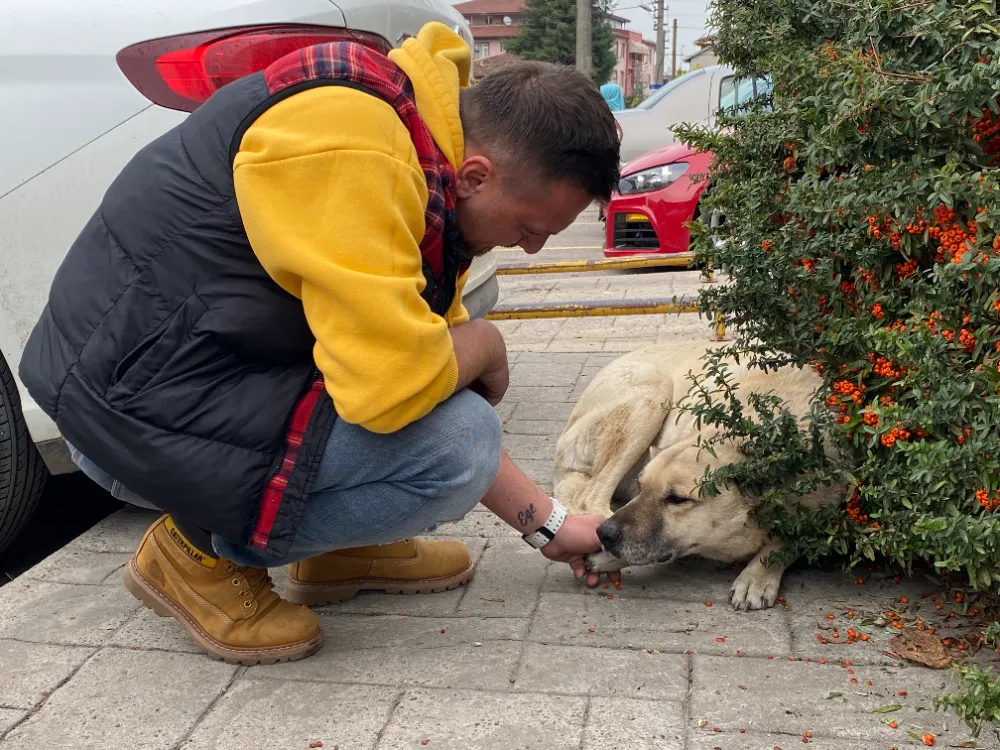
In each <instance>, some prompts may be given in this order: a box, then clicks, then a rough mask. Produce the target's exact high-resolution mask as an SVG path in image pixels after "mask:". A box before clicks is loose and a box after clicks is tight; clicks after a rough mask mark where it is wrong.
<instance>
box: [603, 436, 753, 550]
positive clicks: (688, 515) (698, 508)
mask: <svg viewBox="0 0 1000 750" xmlns="http://www.w3.org/2000/svg"><path fill="white" fill-rule="evenodd" d="M701 434H702V438H705V437H707V435H706V431H705V430H704V429H703V430H702V433H701ZM650 453H651V459H650V461H649V463H648V464H647V465H646V467H645V469H643V471H642V473H641V474H640V475H639V491H638V494H637V495H636V497H635V498H634V499H632V500H631V501H630V502H628V503H627V504H626V505H625V506H624V507H622V508H621V509H619V510H618V511H616V512H615V513H614V515H612V516H611V517H610V518H609V519H608V520H607V521H605V522H604V523H603V524H601V526H600V527H599V528H598V530H597V535H598V537H599V538H600V540H601V544H602V545H604V549H605V550H607V552H609V553H610V554H612V555H614V556H615V557H616V558H618V559H619V560H621V561H622V562H624V563H626V564H628V565H648V564H650V563H656V562H672V561H674V560H677V559H679V558H682V557H687V556H688V555H699V556H701V557H706V558H709V559H713V560H724V561H731V560H739V559H745V558H747V557H749V556H750V555H752V554H753V553H754V552H755V551H757V550H758V549H759V548H760V547H761V545H762V544H764V542H765V541H766V540H767V532H766V531H765V530H764V529H761V527H760V526H759V525H758V524H757V523H756V522H755V521H754V520H753V519H752V518H750V511H751V510H752V508H753V507H754V505H755V503H754V498H753V497H752V496H749V495H745V494H743V493H742V492H740V491H739V490H738V489H737V488H735V487H732V486H725V487H719V494H717V495H714V496H708V495H707V494H706V495H704V496H699V492H698V485H699V482H700V480H701V479H702V477H703V476H704V473H705V469H706V468H711V469H712V470H714V469H717V468H720V467H722V466H725V465H726V464H729V463H733V462H736V461H739V460H740V459H741V458H742V456H741V455H740V451H739V448H738V447H737V446H736V445H735V444H730V443H726V444H721V445H717V446H715V453H716V455H715V456H712V455H711V454H710V453H709V452H708V451H706V450H702V449H699V447H698V444H697V435H695V434H690V435H687V436H685V437H684V438H683V439H681V440H679V441H676V442H674V443H673V444H672V445H670V446H669V447H668V448H666V449H663V450H657V449H655V448H651V449H650Z"/></svg>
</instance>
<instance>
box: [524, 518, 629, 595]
mask: <svg viewBox="0 0 1000 750" xmlns="http://www.w3.org/2000/svg"><path fill="white" fill-rule="evenodd" d="M606 520H607V518H605V517H604V516H602V515H590V516H573V515H570V516H567V517H566V520H565V521H563V525H562V528H560V529H559V531H558V533H557V534H556V536H555V539H553V540H552V541H551V542H549V543H548V544H546V545H545V546H544V547H542V554H543V555H545V556H546V557H547V558H549V559H550V560H555V561H556V562H564V563H567V564H568V565H569V566H570V567H571V568H572V569H573V575H574V576H576V577H577V578H578V579H579V578H583V577H584V576H586V579H587V585H588V586H591V587H593V586H596V585H597V584H598V583H600V581H601V574H600V573H588V572H587V567H586V564H585V562H584V561H585V559H586V557H587V555H588V554H590V553H591V552H600V550H601V542H600V540H599V539H598V538H597V527H598V526H600V525H601V524H602V523H604V522H605V521H606ZM621 579H622V574H621V571H615V572H613V573H608V580H609V581H611V582H612V583H618V582H620V581H621Z"/></svg>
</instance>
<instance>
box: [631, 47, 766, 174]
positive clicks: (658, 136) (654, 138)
mask: <svg viewBox="0 0 1000 750" xmlns="http://www.w3.org/2000/svg"><path fill="white" fill-rule="evenodd" d="M770 90H771V84H770V82H769V81H768V80H767V79H764V78H757V79H750V78H743V79H740V78H737V77H736V76H735V74H734V73H733V70H732V68H729V67H727V66H725V65H713V66H711V67H708V68H698V69H697V70H692V71H691V72H690V73H685V74H684V75H682V76H678V77H677V78H675V79H674V80H672V81H670V82H669V83H666V84H664V85H663V86H662V87H661V88H658V89H657V90H656V91H654V92H653V93H652V94H650V96H649V97H647V98H646V99H644V100H643V101H642V102H640V103H639V104H638V105H637V106H636V107H635V108H633V109H623V110H619V111H617V112H614V113H613V114H614V116H615V119H616V120H618V124H619V125H620V126H621V129H622V143H621V160H622V163H623V164H625V163H628V162H630V161H632V160H633V159H636V158H638V157H640V156H642V155H643V154H646V153H649V152H650V151H654V150H656V149H658V148H663V147H664V146H669V145H670V144H672V143H674V142H675V141H676V140H677V136H676V135H675V134H674V132H673V129H672V128H673V127H674V126H675V125H680V124H681V123H687V124H689V125H707V126H708V127H712V126H713V125H714V124H715V116H716V113H717V112H718V111H719V110H727V109H733V108H736V107H738V106H740V105H741V104H745V103H746V102H747V101H749V100H751V99H753V98H755V97H757V96H761V95H763V94H766V93H767V92H768V91H770Z"/></svg>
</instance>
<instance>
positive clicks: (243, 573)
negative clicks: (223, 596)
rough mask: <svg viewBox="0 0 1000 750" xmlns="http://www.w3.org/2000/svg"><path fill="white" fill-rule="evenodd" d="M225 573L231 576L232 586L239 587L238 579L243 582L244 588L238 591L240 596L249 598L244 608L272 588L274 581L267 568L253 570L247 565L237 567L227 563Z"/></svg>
mask: <svg viewBox="0 0 1000 750" xmlns="http://www.w3.org/2000/svg"><path fill="white" fill-rule="evenodd" d="M226 572H227V573H228V574H229V575H231V576H233V584H234V585H239V583H240V579H242V580H243V582H245V587H244V588H243V589H242V590H241V591H240V596H246V597H249V599H248V600H247V601H246V602H244V603H243V604H244V606H249V605H250V604H251V603H252V602H253V601H254V600H255V599H257V598H258V597H260V596H261V595H262V594H264V593H267V592H268V591H270V590H271V589H273V588H274V581H272V580H271V575H270V573H268V571H267V568H254V567H250V566H248V565H237V564H236V563H233V562H228V563H227V565H226Z"/></svg>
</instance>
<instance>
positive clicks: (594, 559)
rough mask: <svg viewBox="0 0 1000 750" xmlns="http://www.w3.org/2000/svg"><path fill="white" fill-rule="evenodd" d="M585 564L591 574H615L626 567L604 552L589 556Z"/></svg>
mask: <svg viewBox="0 0 1000 750" xmlns="http://www.w3.org/2000/svg"><path fill="white" fill-rule="evenodd" d="M585 564H586V566H587V571H588V572H590V573H614V572H615V571H616V570H621V569H622V568H624V567H626V565H625V563H623V562H622V561H621V560H619V559H618V558H617V557H614V556H613V555H612V554H611V553H609V552H605V551H604V550H601V551H600V552H593V553H591V554H589V555H587V559H586V561H585Z"/></svg>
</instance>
